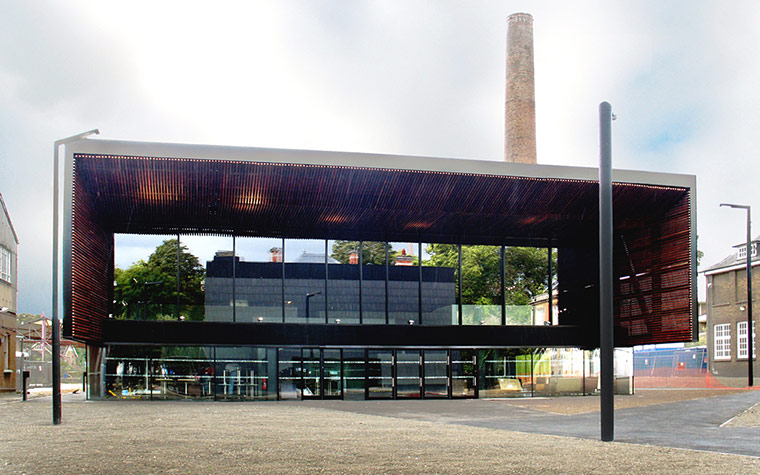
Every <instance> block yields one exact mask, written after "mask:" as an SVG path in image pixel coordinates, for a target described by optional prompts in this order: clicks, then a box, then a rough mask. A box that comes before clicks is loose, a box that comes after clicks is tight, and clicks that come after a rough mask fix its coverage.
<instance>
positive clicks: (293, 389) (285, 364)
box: [277, 348, 303, 400]
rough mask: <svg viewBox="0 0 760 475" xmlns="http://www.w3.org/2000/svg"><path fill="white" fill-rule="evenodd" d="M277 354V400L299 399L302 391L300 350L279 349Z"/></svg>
mask: <svg viewBox="0 0 760 475" xmlns="http://www.w3.org/2000/svg"><path fill="white" fill-rule="evenodd" d="M277 354H278V356H277V367H278V376H279V377H278V381H277V384H278V391H279V392H278V398H279V399H280V400H288V399H299V398H300V397H301V390H302V389H303V379H302V375H303V367H302V364H301V350H300V349H293V348H280V349H279V351H278V352H277Z"/></svg>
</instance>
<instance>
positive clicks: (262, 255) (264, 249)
mask: <svg viewBox="0 0 760 475" xmlns="http://www.w3.org/2000/svg"><path fill="white" fill-rule="evenodd" d="M282 252H283V251H282V240H281V239H272V238H252V237H238V238H235V253H236V255H237V260H236V266H235V276H236V278H235V321H236V322H243V323H251V322H254V323H255V322H258V321H262V322H282V293H283V285H282V259H283V255H282Z"/></svg>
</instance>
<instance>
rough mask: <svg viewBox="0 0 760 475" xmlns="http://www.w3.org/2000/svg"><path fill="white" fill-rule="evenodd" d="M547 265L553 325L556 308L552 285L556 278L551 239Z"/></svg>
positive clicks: (550, 318)
mask: <svg viewBox="0 0 760 475" xmlns="http://www.w3.org/2000/svg"><path fill="white" fill-rule="evenodd" d="M547 267H548V269H549V272H548V274H549V275H548V277H547V281H548V282H549V285H548V287H549V292H548V295H549V324H550V325H553V324H554V318H553V315H552V314H553V313H554V308H553V307H554V288H553V287H552V286H553V284H554V279H552V244H551V240H550V241H549V261H548V263H547Z"/></svg>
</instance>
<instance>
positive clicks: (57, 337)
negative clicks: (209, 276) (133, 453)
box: [53, 129, 100, 425]
mask: <svg viewBox="0 0 760 475" xmlns="http://www.w3.org/2000/svg"><path fill="white" fill-rule="evenodd" d="M99 133H100V131H99V130H98V129H93V130H88V131H87V132H82V133H81V134H77V135H72V136H71V137H66V138H65V139H59V140H56V141H55V142H53V424H55V425H58V424H60V423H61V330H60V319H59V318H58V247H59V241H58V183H59V181H60V173H59V171H58V170H59V166H58V148H59V147H60V146H61V145H66V144H69V143H72V142H77V141H79V140H82V139H84V138H85V137H89V136H90V135H93V134H99Z"/></svg>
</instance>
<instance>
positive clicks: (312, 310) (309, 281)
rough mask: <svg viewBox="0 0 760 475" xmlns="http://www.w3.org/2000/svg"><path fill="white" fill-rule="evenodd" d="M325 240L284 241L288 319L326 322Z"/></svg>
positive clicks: (286, 315)
mask: <svg viewBox="0 0 760 475" xmlns="http://www.w3.org/2000/svg"><path fill="white" fill-rule="evenodd" d="M325 259H328V262H329V263H333V264H335V263H337V261H335V260H334V259H331V258H328V257H327V256H325V241H323V240H319V239H286V240H285V322H286V323H307V324H308V323H325V322H326V318H327V316H328V315H327V312H326V310H327V309H326V307H325V295H326V293H327V289H326V287H325V267H326V266H325Z"/></svg>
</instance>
